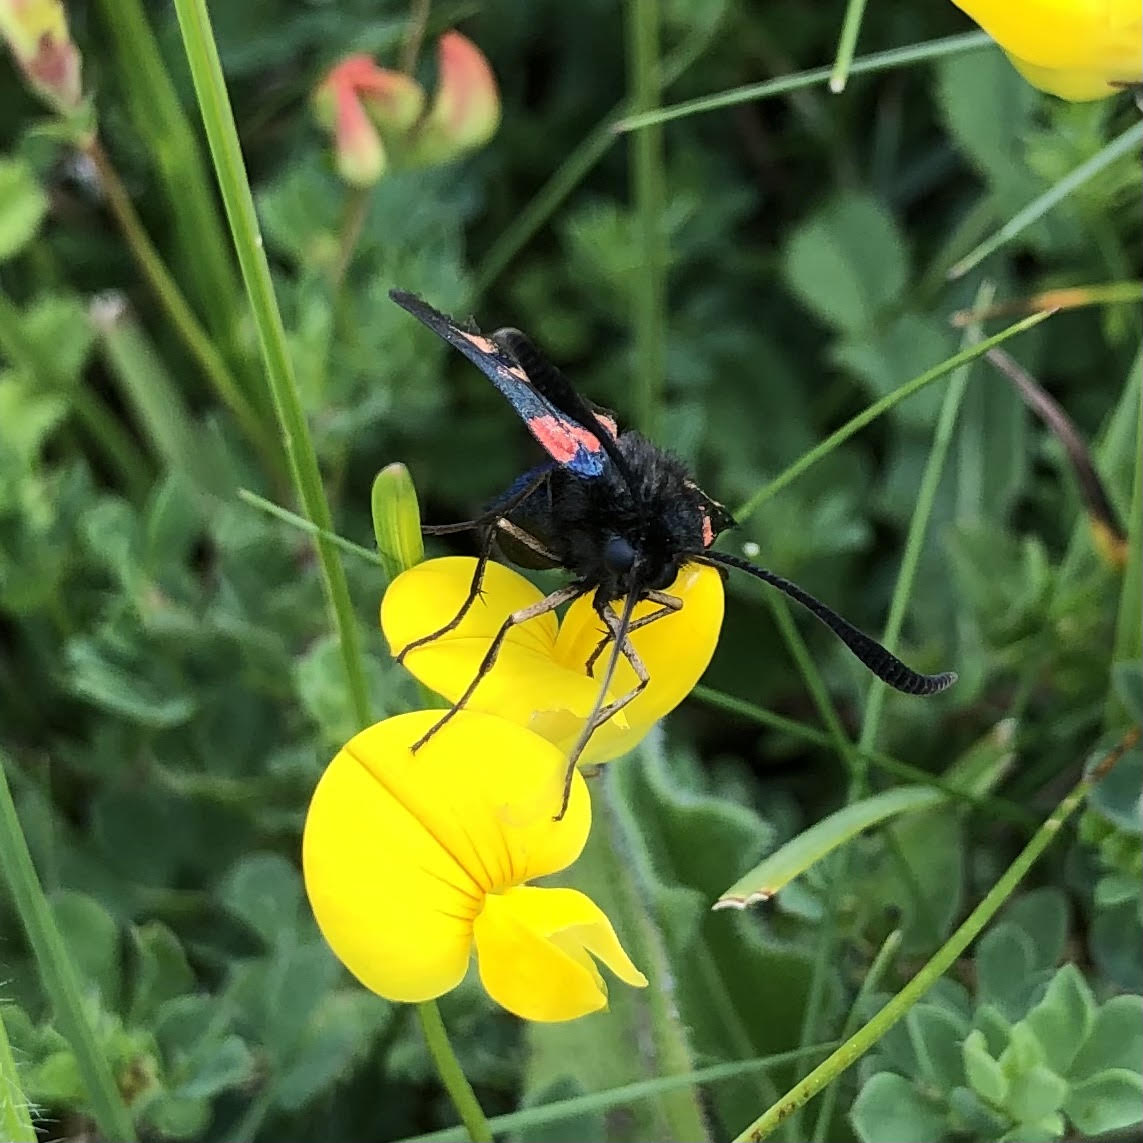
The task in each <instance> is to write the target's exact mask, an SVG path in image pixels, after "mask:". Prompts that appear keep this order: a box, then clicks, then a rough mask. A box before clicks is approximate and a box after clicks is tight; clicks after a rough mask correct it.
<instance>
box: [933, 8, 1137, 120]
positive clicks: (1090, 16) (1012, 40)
mask: <svg viewBox="0 0 1143 1143" xmlns="http://www.w3.org/2000/svg"><path fill="white" fill-rule="evenodd" d="M954 3H955V4H956V5H957V7H959V8H962V9H963V10H964V11H965V12H967V13H968V14H969V15H970V16H971V17H972V18H973V19H974V20H975V21H976V22H977V23H978V24H979V25H980V26H981V27H982V28H983V29H984V30H985V31H986V32H987V33H988V34H989V35H990V36H991V37H992V38H993V39H994V40H995V41H996V42H997V43H998V44H999V45H1000V46H1001V47H1002V48H1003V49H1004V51H1005V53H1006V54H1007V56H1008V58H1009V59H1010V60H1011V61H1012V63H1013V65H1014V66H1015V68H1016V69H1017V71H1019V72H1020V74H1021V75H1022V76H1023V77H1024V78H1025V79H1026V80H1027V81H1028V82H1029V83H1030V84H1032V85H1033V86H1035V87H1038V88H1040V90H1041V91H1047V92H1049V93H1051V94H1052V95H1058V96H1060V97H1061V98H1063V99H1071V100H1076V101H1083V100H1089V99H1103V98H1104V97H1105V96H1108V95H1114V94H1115V92H1116V91H1117V90H1119V89H1120V87H1121V86H1122V85H1123V84H1132V83H1140V82H1143V14H1141V9H1140V4H1139V0H954Z"/></svg>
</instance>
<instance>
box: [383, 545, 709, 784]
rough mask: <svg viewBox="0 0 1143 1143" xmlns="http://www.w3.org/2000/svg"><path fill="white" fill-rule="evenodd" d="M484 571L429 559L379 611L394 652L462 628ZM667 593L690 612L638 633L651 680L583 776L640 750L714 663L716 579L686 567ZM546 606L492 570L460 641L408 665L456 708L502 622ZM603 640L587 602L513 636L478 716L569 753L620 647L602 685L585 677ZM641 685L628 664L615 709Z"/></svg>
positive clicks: (480, 694) (648, 607) (589, 754)
mask: <svg viewBox="0 0 1143 1143" xmlns="http://www.w3.org/2000/svg"><path fill="white" fill-rule="evenodd" d="M475 563H476V561H475V560H473V559H471V558H468V557H462V556H450V557H446V558H444V559H437V560H428V561H426V562H425V563H421V564H417V565H416V566H415V567H412V568H409V569H408V570H407V571H405V572H402V573H401V575H399V576H398V577H397V578H396V579H395V580H394V581H393V583H392V584H391V585H390V586H389V589H388V591H386V593H385V598H384V599H383V600H382V602H381V628H382V630H383V631H384V633H385V637H386V639H388V641H389V646H390V648H391V650H392V651H393V652H394V653H397V652H399V651H400V650H401V649H402V648H403V647H404V646H406V644H408V643H411V642H413V640H415V639H418V638H420V637H422V636H424V635H428V634H430V633H431V632H433V631H436V630H437V629H439V628H441V627H443V626H444V625H445V624H446V623H447V622H448V621H449V620H450V619H452V617H453V616H454V615H455V614H456V613H457V612H458V611H459V610H460V605H461V603H462V602H463V601H464V598H465V596H466V595H467V594H468V586H469V583H470V581H471V579H472V573H473V569H474V567H475ZM667 594H668V595H673V596H675V597H677V598H678V599H681V600H682V601H683V607H682V608H681V609H680V610H679V611H677V612H675V613H674V614H671V615H666V616H664V617H663V618H662V619H659V620H657V621H655V622H654V623H650V624H648V625H647V626H646V627H643V628H641V629H640V630H638V631H635V632H633V633H632V634H631V642H632V644H633V645H634V647H635V649H636V651H637V652H638V654H639V656H640V658H641V659H642V660H643V663H644V665H645V666H646V668H647V671H648V673H649V675H650V676H651V681H650V683H649V684H648V685H647V687H646V688H645V689H644V691H643V693H642V694H640V695H639V696H638V697H637V698H635V699H634V700H633V701H632V702H631V703H630V704H629V705H627V706H626V707H625V708H623V710H621V711H619V712H618V714H616V715H615V716H614V717H613V718H611V719H610V720H609V721H607V722H605V723H604V724H603V725H602V726H601V727H599V729H598V730H596V732H595V733H594V734H593V735H592V737H591V741H590V742H589V743H588V745H587V749H586V750H585V751H584V753H583V756H582V757H581V759H580V762H581V764H582V765H591V764H593V763H598V762H608V761H610V760H611V759H612V758H617V757H618V756H619V755H620V754H625V753H627V751H629V750H631V749H632V748H633V747H634V746H635V745H636V744H637V743H638V742H639V741H640V740H641V739H642V738H643V736H644V735H645V734H646V733H647V731H648V730H650V728H651V727H652V726H653V725H654V724H655V723H656V722H658V721H659V719H661V718H662V717H663V716H664V715H666V714H667V713H668V712H669V711H671V710H673V709H674V708H675V707H676V706H678V704H679V703H680V702H682V701H683V699H684V698H686V696H687V695H688V694H689V693H690V691H691V690H692V688H693V687H694V685H695V684H696V683H697V682H698V680H699V678H700V677H701V675H702V673H703V671H705V670H706V667H707V664H708V663H709V662H710V660H711V656H712V655H713V654H714V648H715V646H716V644H717V642H718V634H719V630H720V628H721V626H722V612H723V602H724V597H723V591H722V578H721V576H719V574H718V572H717V571H715V570H714V568H711V567H706V566H703V565H698V564H688V565H686V566H685V567H684V568H683V569H682V571H681V572H680V573H679V575H678V578H677V579H676V580H675V582H674V584H672V585H671V587H669V588H667ZM542 598H543V596H542V593H541V592H540V591H538V590H537V589H536V588H535V587H534V586H533V585H532V584H531V583H529V582H528V581H527V580H526V579H524V578H523V576H520V575H518V574H517V573H516V572H514V571H512V570H511V569H510V568H507V567H504V566H503V565H502V564H496V563H490V564H489V565H488V570H487V573H486V575H485V578H484V597H483V599H480V600H477V601H476V603H475V604H474V605H473V607H472V609H471V610H470V611H469V612H468V614H467V615H466V616H465V617H464V619H463V620H462V621H461V622H460V624H459V625H458V626H457V628H456V629H455V630H453V631H451V632H449V633H448V634H447V635H443V636H441V637H440V638H439V639H436V640H434V641H433V642H431V643H426V644H425V645H424V646H423V647H416V648H414V649H413V650H412V651H410V652H409V654H408V655H407V656H406V658H405V665H406V666H407V667H408V668H409V670H410V671H411V672H412V673H413V674H414V675H415V676H416V677H417V678H418V679H420V680H421V682H423V683H424V684H425V685H426V686H428V687H430V688H431V689H432V690H434V691H436V692H437V694H440V695H443V696H444V697H445V698H446V699H448V700H449V701H450V702H455V701H456V699H458V698H459V697H460V696H461V694H463V692H464V690H465V688H466V687H467V686H468V684H469V683H470V682H471V681H472V679H473V678H474V677H475V675H476V673H477V670H478V668H479V666H480V661H481V659H483V657H484V654H485V652H486V651H487V650H488V647H489V644H490V643H491V641H492V639H493V637H494V636H495V634H496V632H497V630H498V629H499V628H500V625H501V624H502V623H503V622H504V619H505V618H506V617H507V616H508V615H509V614H510V613H512V612H513V611H517V610H519V609H520V608H523V607H528V606H530V605H531V604H533V603H536V602H537V601H538V600H540V599H542ZM654 610H656V605H655V604H653V603H649V602H643V603H640V604H638V605H637V606H636V608H635V612H634V618H635V619H638V618H639V617H640V616H642V615H646V614H647V613H648V612H651V611H654ZM603 634H604V627H603V622H602V620H600V618H599V616H598V615H597V614H596V613H595V611H594V609H593V608H592V606H591V600H590V597H588V596H585V597H583V598H581V599H577V600H576V601H575V602H574V603H573V604H572V605H571V606H570V607H569V608H568V612H567V615H566V616H565V617H564V620H563V622H562V623H559V622H558V621H557V619H556V617H555V615H554V614H552V613H548V614H547V615H542V616H539V617H538V618H536V619H531V620H529V621H528V622H526V623H522V624H521V625H520V626H518V627H513V628H512V629H511V630H510V631H509V633H508V637H507V639H506V640H505V642H504V645H503V647H502V648H501V651H500V655H499V658H498V659H497V661H496V665H495V666H494V667H493V669H492V670H491V671H490V672H489V673H488V675H487V676H486V677H485V678H484V679H482V680H481V682H480V684H479V686H477V688H476V691H475V692H474V694H473V695H472V697H471V698H470V699H469V702H468V706H469V708H470V709H472V710H483V711H487V712H489V713H492V714H498V715H500V716H501V717H502V718H506V719H509V720H511V721H512V722H515V723H517V724H519V725H520V726H526V727H528V728H529V729H530V730H534V731H535V732H536V733H538V734H540V735H542V736H543V737H544V738H546V739H548V740H549V741H550V742H553V743H555V744H556V745H557V746H558V747H559V748H560V749H561V750H562V751H564V753H565V754H566V753H567V752H568V751H570V750H571V749H572V747H573V746H574V744H575V741H576V739H577V737H578V736H579V733H580V731H581V729H582V728H583V724H584V721H585V720H586V718H587V716H588V714H589V713H590V712H591V709H592V706H593V705H594V702H595V698H596V695H597V693H598V690H599V685H598V683H596V682H595V677H597V676H598V675H600V674H601V673H602V672H603V671H604V669H605V667H606V665H607V658H608V653H609V652H610V644H609V645H608V651H607V652H605V653H604V654H601V655H599V656H598V657H597V658H596V660H595V663H594V664H593V668H592V675H590V676H589V675H588V673H587V671H586V670H585V664H586V663H587V661H588V659H589V658H590V657H591V655H592V653H593V652H594V651H595V649H596V647H597V646H598V645H599V642H600V639H601V638H602V636H603ZM636 681H637V678H636V675H635V672H634V671H633V670H632V668H631V666H630V664H629V663H628V662H627V660H626V659H620V661H619V665H618V668H617V670H616V672H615V678H614V679H613V680H612V685H611V689H610V692H609V695H608V701H611V700H612V699H614V698H617V697H619V696H621V695H623V694H625V693H627V692H628V691H630V690H631V689H632V688H633V687H634V686H635V684H636Z"/></svg>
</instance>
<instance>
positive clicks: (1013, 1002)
mask: <svg viewBox="0 0 1143 1143" xmlns="http://www.w3.org/2000/svg"><path fill="white" fill-rule="evenodd" d="M1038 961H1039V957H1038V956H1037V953H1036V946H1035V945H1034V944H1033V942H1032V938H1031V937H1030V936H1029V935H1028V934H1027V933H1026V932H1025V931H1024V930H1023V929H1022V928H1020V927H1019V926H1018V925H1014V924H1012V923H1010V922H1006V921H1002V922H1001V923H1000V924H998V925H995V926H994V927H993V928H992V929H990V930H989V931H988V932H987V933H985V934H984V936H983V937H981V939H980V942H979V944H978V945H977V947H976V976H977V989H978V993H979V996H980V998H981V999H982V1000H985V1001H988V1002H990V1003H992V1004H995V1005H996V1007H997V1008H999V1009H1000V1011H1002V1012H1003V1013H1004V1014H1005V1015H1006V1016H1008V1017H1009V1018H1010V1019H1016V1018H1018V1017H1019V1016H1021V1015H1022V1014H1023V1010H1024V1005H1023V1004H1022V1003H1021V1000H1022V998H1023V997H1024V996H1025V995H1026V988H1027V985H1028V981H1029V980H1030V979H1031V978H1032V974H1033V973H1034V972H1035V970H1036V967H1037V963H1038Z"/></svg>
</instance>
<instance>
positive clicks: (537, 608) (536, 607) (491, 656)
mask: <svg viewBox="0 0 1143 1143" xmlns="http://www.w3.org/2000/svg"><path fill="white" fill-rule="evenodd" d="M583 590H584V589H583V588H582V587H580V585H579V584H574V583H573V584H568V586H567V587H561V588H560V589H559V590H558V591H553V592H552V594H551V595H548V596H545V597H544V598H543V599H541V600H538V601H537V602H536V603H533V604H532V605H531V606H529V607H521V608H520V610H519V611H513V612H512V614H511V615H509V616H508V618H507V619H505V620H504V622H503V623H502V624H501V625H500V630H499V631H497V632H496V637H495V638H494V639H493V640H492V642H491V644H490V645H489V647H488V650H487V651H486V652H485V654H484V658H483V659H482V660H481V662H480V667H479V668H478V669H477V672H476V675H475V676H474V677H473V680H472V682H470V683H469V684H468V686H467V687H466V688H465V691H464V694H462V695H461V696H460V698H458V699H457V700H456V702H454V703H453V704H452V709H451V710H448V711H446V712H445V714H444V715H443V716H442V717H441V719H440V720H439V721H438V722H435V723H433V725H432V726H430V727H429V729H428V730H427V731H425V733H424V734H422V735H421V737H420V738H418V739H417V741H416V742H414V743H413V745H412V747H411V749H412V750H413V751H414V753H415V752H416V751H417V750H419V749H420V748H421V747H422V746H424V744H425V743H426V742H428V740H429V739H430V738H432V736H433V735H434V734H436V732H437V731H438V730H440V728H441V727H442V726H444V725H445V723H446V722H448V721H450V720H451V719H452V717H453V716H454V715H455V714H456V712H457V711H459V710H462V709H463V708H464V705H465V704H466V703H467V702H468V700H469V699H470V698H472V694H473V692H474V691H475V690H476V688H477V687H478V686H479V685H480V680H481V679H483V678H484V676H485V675H487V674H488V672H489V671H491V670H492V668H493V667H494V666H495V665H496V659H497V657H498V656H499V654H500V648H501V647H502V646H503V644H504V640H505V639H506V638H507V636H508V632H509V631H511V630H512V628H513V627H519V625H520V624H521V623H527V622H528V620H529V619H536V618H537V617H539V616H541V615H547V614H548V612H549V611H555V609H556V608H557V607H560V606H561V605H563V604H565V603H567V602H569V601H570V600H572V599H575V598H576V597H577V596H580V595H583Z"/></svg>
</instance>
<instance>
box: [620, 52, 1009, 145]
mask: <svg viewBox="0 0 1143 1143" xmlns="http://www.w3.org/2000/svg"><path fill="white" fill-rule="evenodd" d="M989 47H991V48H995V44H994V43H993V41H992V40H991V39H990V38H989V37H988V36H987V35H986V34H985V33H984V32H966V33H965V34H964V35H962V36H946V37H945V38H944V39H940V40H928V41H926V42H925V43H921V44H910V45H909V46H908V47H904V48H890V49H889V51H886V52H873V53H872V54H870V55H867V56H861V57H860V58H858V59H855V60H854V61H853V65H852V66H851V67H850V69H849V74H850V75H859V74H864V73H866V72H877V71H886V70H888V69H889V68H895V67H908V66H909V65H910V64H915V63H921V62H922V61H924V60H934V59H941V58H943V57H945V56H954V55H960V54H961V53H963V52H975V51H979V50H980V49H981V48H989ZM832 75H833V67H832V66H831V67H815V68H811V69H810V70H808V71H799V72H795V73H794V74H793V75H781V76H778V78H777V79H767V80H764V81H763V82H762V83H749V84H746V85H745V86H744V87H734V88H731V89H730V90H729V91H718V92H715V93H714V94H713V95H703V96H700V97H699V98H698V99H688V100H687V101H686V102H685V103H676V104H674V106H672V107H661V108H659V110H658V111H649V112H645V113H644V114H642V115H632V116H630V117H628V118H627V119H624V120H623V121H622V122H621V123H617V124H616V126H615V130H616V131H642V130H644V129H646V128H647V127H654V126H656V125H657V124H659V123H669V122H671V120H673V119H683V118H685V117H686V116H688V115H701V114H702V113H703V112H705V111H719V110H721V109H722V108H724V107H736V106H737V105H738V104H740V103H750V102H751V101H753V100H755V99H768V98H769V97H770V96H772V95H783V94H784V93H785V92H787V91H797V90H798V89H799V88H802V87H813V86H814V85H815V84H818V83H826V82H828V81H829V79H830V77H831V76H832Z"/></svg>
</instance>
